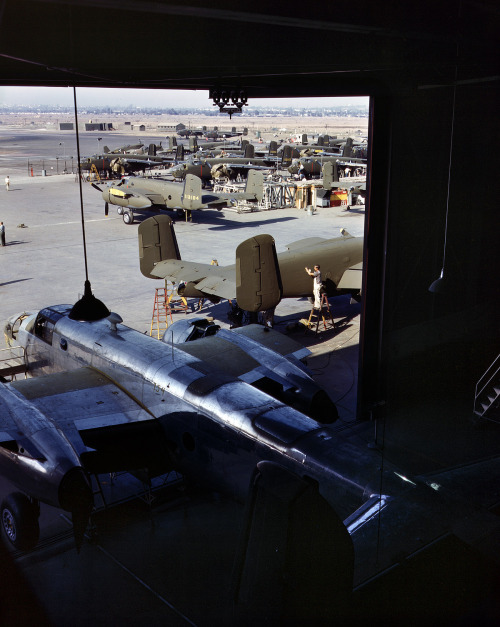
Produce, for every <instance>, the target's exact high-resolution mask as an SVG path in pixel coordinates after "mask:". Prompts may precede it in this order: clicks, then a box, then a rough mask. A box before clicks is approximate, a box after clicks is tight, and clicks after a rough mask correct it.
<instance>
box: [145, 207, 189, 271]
mask: <svg viewBox="0 0 500 627" xmlns="http://www.w3.org/2000/svg"><path fill="white" fill-rule="evenodd" d="M138 237H139V266H140V270H141V272H142V274H143V275H144V276H145V277H148V279H157V278H158V277H156V276H153V275H151V271H152V270H153V268H154V267H155V265H156V264H157V263H159V262H160V261H163V260H164V259H180V258H181V255H180V252H179V246H178V244H177V238H176V237H175V231H174V223H173V221H172V219H171V218H169V216H166V215H158V216H153V217H151V218H148V219H147V220H144V222H141V224H139V228H138Z"/></svg>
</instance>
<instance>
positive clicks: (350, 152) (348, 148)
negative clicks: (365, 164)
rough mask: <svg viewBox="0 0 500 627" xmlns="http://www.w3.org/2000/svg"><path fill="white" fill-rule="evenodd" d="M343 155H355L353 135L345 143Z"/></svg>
mask: <svg viewBox="0 0 500 627" xmlns="http://www.w3.org/2000/svg"><path fill="white" fill-rule="evenodd" d="M342 156H343V157H352V156H354V150H353V147H352V137H348V138H347V139H346V142H345V144H344V150H342Z"/></svg>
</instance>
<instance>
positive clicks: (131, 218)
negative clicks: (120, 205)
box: [123, 211, 134, 224]
mask: <svg viewBox="0 0 500 627" xmlns="http://www.w3.org/2000/svg"><path fill="white" fill-rule="evenodd" d="M123 221H124V222H125V224H132V222H133V221H134V214H133V213H132V212H131V211H125V212H124V214H123Z"/></svg>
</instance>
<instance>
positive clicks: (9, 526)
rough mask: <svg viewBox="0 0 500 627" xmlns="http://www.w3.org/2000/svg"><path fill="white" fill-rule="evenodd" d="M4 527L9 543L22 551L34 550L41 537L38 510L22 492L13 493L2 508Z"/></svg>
mask: <svg viewBox="0 0 500 627" xmlns="http://www.w3.org/2000/svg"><path fill="white" fill-rule="evenodd" d="M1 517H2V527H3V530H4V532H5V535H6V536H7V538H8V539H9V541H10V542H11V543H12V544H13V545H14V546H15V547H16V549H19V550H20V551H29V550H30V549H32V548H34V546H35V545H36V543H37V542H38V538H39V537H40V525H39V524H38V511H37V508H36V507H35V506H34V505H33V504H32V503H31V501H30V500H29V498H28V497H27V496H26V495H24V494H22V493H21V492H12V493H11V494H9V495H8V496H7V497H6V498H5V499H4V500H3V501H2V506H1Z"/></svg>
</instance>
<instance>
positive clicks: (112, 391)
mask: <svg viewBox="0 0 500 627" xmlns="http://www.w3.org/2000/svg"><path fill="white" fill-rule="evenodd" d="M11 386H12V387H13V388H15V389H16V390H17V391H18V392H19V393H20V394H22V395H23V396H24V398H25V399H26V400H28V401H29V402H30V403H32V404H33V405H34V407H36V409H38V410H39V411H40V412H42V413H43V414H45V415H46V416H48V417H49V418H50V419H51V420H52V421H54V422H55V423H56V424H57V425H58V426H60V427H61V428H62V430H63V431H65V432H66V431H68V430H71V429H72V428H75V429H76V430H77V431H83V430H86V429H89V428H94V429H95V428H101V427H108V426H115V425H117V424H125V423H132V422H139V421H143V420H151V418H152V415H151V413H150V412H149V411H148V410H147V409H146V408H145V407H143V406H142V405H141V403H140V401H138V400H137V399H135V398H134V397H133V396H131V395H130V394H129V393H127V392H126V391H125V390H123V389H122V388H120V387H119V386H118V385H116V384H115V383H114V382H113V381H112V380H111V379H109V378H108V377H107V376H106V375H104V374H103V373H101V372H98V371H97V370H93V369H92V368H79V369H78V370H70V371H67V372H60V373H55V374H51V375H47V376H44V377H37V378H33V379H23V380H21V381H14V382H13V383H11Z"/></svg>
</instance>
